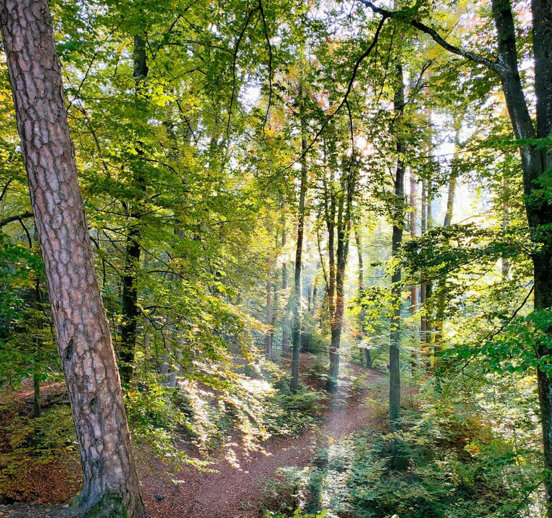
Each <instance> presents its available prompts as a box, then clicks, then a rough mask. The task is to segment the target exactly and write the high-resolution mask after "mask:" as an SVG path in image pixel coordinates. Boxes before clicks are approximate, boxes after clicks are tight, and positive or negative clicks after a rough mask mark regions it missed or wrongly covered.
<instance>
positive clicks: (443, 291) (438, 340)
mask: <svg viewBox="0 0 552 518" xmlns="http://www.w3.org/2000/svg"><path fill="white" fill-rule="evenodd" d="M456 121H457V122H456V133H455V138H454V143H455V149H454V155H453V158H452V164H451V172H450V179H449V185H448V195H447V210H446V213H445V219H444V221H443V227H449V226H450V225H451V224H452V217H453V215H454V197H455V195H456V183H457V181H458V164H457V162H458V146H459V141H460V130H461V126H462V117H459V118H458V119H456ZM436 298H437V301H436V311H435V323H434V328H435V341H434V344H433V347H434V353H435V362H436V363H437V356H438V355H439V353H440V352H441V350H442V341H443V326H444V320H445V309H446V304H447V278H446V276H445V277H443V278H442V279H440V280H439V283H438V284H437V293H436Z"/></svg>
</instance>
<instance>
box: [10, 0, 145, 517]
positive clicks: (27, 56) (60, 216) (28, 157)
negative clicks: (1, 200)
mask: <svg viewBox="0 0 552 518" xmlns="http://www.w3.org/2000/svg"><path fill="white" fill-rule="evenodd" d="M0 5H1V8H2V37H3V41H4V47H5V51H6V56H7V64H8V70H9V75H10V82H11V85H12V91H13V97H14V102H15V110H16V117H17V127H18V130H19V135H20V137H21V148H22V152H23V157H24V160H25V167H26V169H27V175H28V178H29V189H30V194H31V203H32V206H33V212H34V215H35V222H36V228H37V232H38V237H39V242H40V248H41V251H42V257H43V260H44V266H45V271H46V278H47V280H48V288H49V294H50V301H51V305H52V314H53V317H54V323H55V327H56V334H57V343H58V352H59V355H60V358H61V363H62V366H63V370H64V373H65V379H66V383H67V389H68V391H69V399H70V402H71V409H72V412H73V419H74V422H75V427H76V431H77V437H78V441H79V447H80V453H81V460H82V468H83V490H82V492H81V495H80V499H79V504H80V505H81V506H82V508H83V510H84V511H89V510H91V509H92V508H94V507H95V508H96V509H94V510H95V511H97V510H99V509H106V511H105V513H106V514H101V516H107V512H111V513H112V514H110V516H115V515H116V516H128V517H129V518H142V517H145V515H146V513H145V509H144V505H143V503H142V498H141V496H140V488H139V484H138V477H137V474H136V469H135V466H134V458H133V455H132V447H131V443H130V434H129V430H128V426H127V420H126V414H125V407H124V403H123V394H122V391H121V385H120V380H119V374H118V371H117V364H116V361H115V354H114V351H113V346H112V343H111V336H110V331H109V324H108V321H107V317H106V314H105V310H104V307H103V303H102V298H101V294H100V289H99V285H98V280H97V277H96V272H95V268H94V259H93V255H92V248H91V245H90V238H89V235H88V227H87V223H86V217H85V212H84V204H83V200H82V197H81V192H80V188H79V184H78V180H77V168H76V161H75V154H74V149H73V143H72V141H71V137H70V134H69V127H68V124H67V115H66V110H65V102H64V98H63V86H62V82H61V73H60V66H59V63H58V60H57V56H56V51H55V46H54V39H53V34H52V21H51V18H50V13H49V9H48V4H47V2H46V1H45V0H17V1H16V0H3V1H2V2H1V4H0ZM108 509H109V511H107V510H108ZM97 516H100V514H97Z"/></svg>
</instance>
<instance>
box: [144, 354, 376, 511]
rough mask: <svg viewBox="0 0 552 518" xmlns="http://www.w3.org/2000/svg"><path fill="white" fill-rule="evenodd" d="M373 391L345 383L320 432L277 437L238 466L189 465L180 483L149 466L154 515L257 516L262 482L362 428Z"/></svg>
mask: <svg viewBox="0 0 552 518" xmlns="http://www.w3.org/2000/svg"><path fill="white" fill-rule="evenodd" d="M349 370H352V371H353V374H354V375H357V376H358V375H361V374H362V375H365V376H366V375H367V378H366V382H365V383H366V386H367V387H370V386H376V385H377V382H378V381H380V380H381V379H382V378H384V376H383V375H382V374H380V373H378V372H375V371H366V370H365V369H361V368H360V367H357V366H355V365H350V366H349ZM369 397H370V393H369V391H363V392H360V393H355V394H349V388H348V387H346V386H345V387H344V388H342V389H341V390H340V391H339V392H338V394H336V395H335V396H334V397H333V398H332V400H331V401H330V402H329V404H328V409H327V412H326V416H325V419H326V420H325V422H324V423H323V424H322V425H321V427H320V429H319V430H318V431H317V432H308V433H306V434H304V435H302V436H300V437H294V438H289V437H288V438H277V439H274V440H271V441H269V442H268V444H266V446H265V449H266V454H261V453H255V454H252V455H251V456H250V458H249V459H238V460H239V464H240V467H239V468H235V467H233V466H231V465H230V464H229V463H228V462H226V461H221V462H219V463H218V464H215V465H214V466H213V468H214V469H216V470H217V471H218V472H217V473H197V471H195V469H193V468H189V469H186V470H185V471H184V472H181V473H179V474H178V479H180V480H181V483H180V484H178V485H174V484H173V483H172V482H171V481H170V477H169V476H168V475H166V476H159V475H155V474H153V473H152V472H151V471H150V472H143V473H141V477H140V478H141V480H142V490H143V495H144V499H145V501H146V506H147V508H148V511H149V513H150V515H151V517H152V518H244V517H255V516H258V512H259V511H258V509H259V505H260V504H261V502H262V500H263V484H264V482H266V480H267V479H269V478H270V477H272V476H274V475H275V474H276V473H277V470H278V469H279V468H282V467H291V466H294V467H304V466H306V465H307V464H308V463H309V461H310V460H311V459H312V457H313V456H314V455H315V454H316V452H317V450H318V449H321V448H324V447H325V445H326V444H327V442H328V438H329V437H331V438H333V439H334V440H337V439H339V438H341V437H343V436H346V435H348V434H350V433H352V432H355V431H358V430H362V429H363V428H365V427H366V425H367V424H369V423H370V420H371V410H370V408H369V407H368V406H367V405H366V404H365V403H366V401H367V399H368V398H369Z"/></svg>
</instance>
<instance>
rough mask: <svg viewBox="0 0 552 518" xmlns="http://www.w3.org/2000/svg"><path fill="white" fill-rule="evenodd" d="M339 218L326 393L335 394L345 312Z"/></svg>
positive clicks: (343, 236)
mask: <svg viewBox="0 0 552 518" xmlns="http://www.w3.org/2000/svg"><path fill="white" fill-rule="evenodd" d="M344 216H345V215H344V214H343V215H341V216H340V218H339V219H340V221H339V222H338V225H337V254H336V255H337V265H336V269H335V302H334V312H333V313H334V314H333V319H332V322H331V333H332V338H331V345H330V370H329V373H328V391H329V392H335V391H336V390H337V387H338V378H339V361H340V354H339V349H340V347H341V333H342V331H343V314H344V312H345V267H346V265H347V256H348V240H349V232H348V220H347V219H346V218H345V217H344Z"/></svg>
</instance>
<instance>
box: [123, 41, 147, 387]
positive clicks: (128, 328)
mask: <svg viewBox="0 0 552 518" xmlns="http://www.w3.org/2000/svg"><path fill="white" fill-rule="evenodd" d="M133 59H134V72H133V75H134V82H135V84H136V90H137V91H139V89H140V83H141V81H142V80H143V79H145V78H146V77H147V75H148V65H147V56H146V42H145V40H144V39H143V38H142V37H141V36H135V37H134V56H133ZM140 154H141V151H140V150H138V155H140ZM140 167H141V164H140V165H139V166H138V168H140ZM135 183H136V187H137V189H138V190H139V191H140V192H141V193H144V194H145V191H146V182H145V178H144V175H143V173H142V172H141V171H138V172H137V173H136V174H135ZM140 205H141V200H139V201H138V203H136V207H133V204H132V203H131V204H130V207H129V209H130V210H129V221H130V222H129V230H128V235H127V242H126V250H125V264H124V269H123V280H122V281H123V295H122V324H121V348H120V352H119V359H120V372H121V379H122V381H123V383H130V381H131V379H132V376H133V374H134V357H135V354H136V339H137V329H138V317H139V314H140V313H139V309H138V284H137V280H138V269H139V267H140V255H141V248H140V234H141V231H140V230H141V229H140V219H141V212H142V211H141V208H140Z"/></svg>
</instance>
